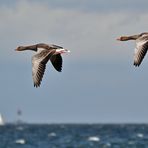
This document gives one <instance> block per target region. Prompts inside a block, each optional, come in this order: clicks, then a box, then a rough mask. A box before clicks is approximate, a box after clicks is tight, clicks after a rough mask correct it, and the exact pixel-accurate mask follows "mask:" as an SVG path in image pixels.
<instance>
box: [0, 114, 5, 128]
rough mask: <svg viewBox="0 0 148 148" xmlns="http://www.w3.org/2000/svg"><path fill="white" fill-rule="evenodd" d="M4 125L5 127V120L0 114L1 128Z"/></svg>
mask: <svg viewBox="0 0 148 148" xmlns="http://www.w3.org/2000/svg"><path fill="white" fill-rule="evenodd" d="M2 125H5V123H4V119H3V117H2V115H1V114H0V126H2Z"/></svg>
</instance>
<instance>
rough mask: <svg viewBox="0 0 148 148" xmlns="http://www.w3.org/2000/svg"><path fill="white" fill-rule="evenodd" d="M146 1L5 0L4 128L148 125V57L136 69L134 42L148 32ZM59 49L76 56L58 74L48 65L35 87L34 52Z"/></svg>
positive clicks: (0, 74) (0, 98) (1, 8)
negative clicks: (40, 46) (40, 47)
mask: <svg viewBox="0 0 148 148" xmlns="http://www.w3.org/2000/svg"><path fill="white" fill-rule="evenodd" d="M147 5H148V1H147V0H141V1H139V0H130V1H122V0H110V1H108V0H91V1H90V0H50V1H49V0H14V1H11V0H0V19H1V20H0V45H1V49H0V68H1V70H0V82H1V83H0V113H1V114H2V115H3V117H4V119H5V121H6V122H15V121H16V120H17V119H18V118H19V117H18V116H17V110H18V109H21V110H22V116H21V117H20V118H21V120H23V121H25V122H28V123H148V107H147V104H148V91H147V86H148V80H147V75H148V57H147V56H146V57H145V59H144V60H143V62H142V64H141V65H140V67H138V68H137V67H134V66H133V55H134V48H135V42H134V41H129V42H118V41H116V38H117V37H119V36H121V35H133V34H138V33H141V32H146V31H148V23H147V20H148V9H147ZM36 43H47V44H51V43H52V44H56V45H59V46H62V47H64V48H66V49H69V50H70V51H71V52H70V53H68V54H65V55H62V57H63V70H62V72H61V73H58V72H57V71H56V70H55V69H54V68H53V67H52V65H51V63H50V62H48V64H47V67H46V71H45V74H44V77H43V80H42V84H41V87H40V88H34V87H33V81H32V69H31V68H32V67H31V66H32V64H31V57H32V56H33V55H34V54H35V53H34V52H32V51H24V52H16V51H14V49H15V48H16V47H17V46H20V45H32V44H36Z"/></svg>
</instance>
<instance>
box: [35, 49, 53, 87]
mask: <svg viewBox="0 0 148 148" xmlns="http://www.w3.org/2000/svg"><path fill="white" fill-rule="evenodd" d="M51 56H52V52H51V51H49V50H43V51H41V52H40V53H38V54H36V55H34V56H33V57H32V78H33V82H34V87H39V86H40V84H41V81H42V78H43V75H44V72H45V69H46V63H47V62H48V60H49V59H50V57H51Z"/></svg>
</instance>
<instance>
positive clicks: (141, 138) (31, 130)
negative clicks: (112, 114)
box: [0, 124, 148, 148]
mask: <svg viewBox="0 0 148 148" xmlns="http://www.w3.org/2000/svg"><path fill="white" fill-rule="evenodd" d="M0 148H148V125H147V124H6V125H4V126H0Z"/></svg>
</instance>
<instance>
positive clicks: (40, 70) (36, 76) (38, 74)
mask: <svg viewBox="0 0 148 148" xmlns="http://www.w3.org/2000/svg"><path fill="white" fill-rule="evenodd" d="M15 50H16V51H24V50H32V51H35V52H37V54H35V55H34V56H33V57H32V78H33V82H34V87H39V86H40V84H41V81H42V78H43V75H44V72H45V69H46V64H47V62H48V61H49V60H50V61H51V63H52V65H53V67H54V68H55V69H56V70H57V71H58V72H61V71H62V57H61V54H63V53H67V52H70V51H69V50H67V49H64V48H63V47H60V46H57V45H54V44H51V45H48V44H44V43H40V44H36V45H30V46H19V47H17V48H16V49H15Z"/></svg>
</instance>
